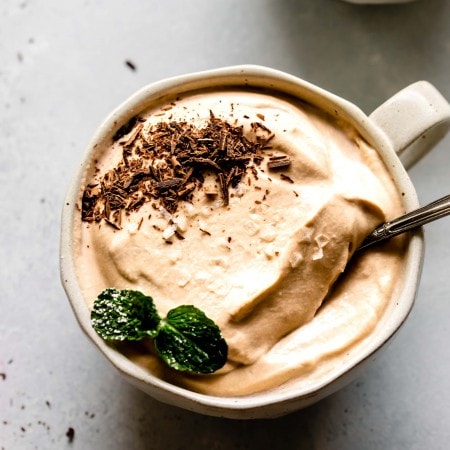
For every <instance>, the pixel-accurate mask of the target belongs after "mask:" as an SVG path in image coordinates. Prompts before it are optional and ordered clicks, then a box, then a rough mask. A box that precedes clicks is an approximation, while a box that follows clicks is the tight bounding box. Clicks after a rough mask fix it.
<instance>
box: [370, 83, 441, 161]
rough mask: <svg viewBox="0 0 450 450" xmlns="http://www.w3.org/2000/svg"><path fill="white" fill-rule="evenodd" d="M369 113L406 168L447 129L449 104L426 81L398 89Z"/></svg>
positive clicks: (423, 154)
mask: <svg viewBox="0 0 450 450" xmlns="http://www.w3.org/2000/svg"><path fill="white" fill-rule="evenodd" d="M369 117H370V119H371V120H372V121H373V122H374V123H375V124H376V125H377V126H378V127H379V128H381V130H382V131H383V132H384V134H385V136H386V137H387V139H388V140H389V142H390V143H391V145H392V148H393V149H394V151H395V152H396V153H397V155H398V157H399V158H400V161H401V162H402V164H403V165H404V166H405V168H406V169H409V168H410V167H412V166H413V165H414V164H415V163H416V162H417V161H418V160H419V159H420V158H422V157H423V156H425V155H426V154H427V153H428V152H429V151H430V150H431V148H432V147H433V146H434V145H435V144H436V143H437V142H439V141H440V140H441V139H442V138H443V137H444V136H445V134H446V133H447V131H448V130H449V129H450V105H449V103H448V102H447V100H446V99H445V98H444V97H443V96H442V95H441V93H440V92H439V91H438V90H437V89H436V88H435V87H434V86H433V85H432V84H430V83H428V82H427V81H418V82H416V83H413V84H411V85H409V86H407V87H406V88H404V89H402V90H401V91H399V92H398V93H397V94H395V95H394V96H392V97H391V98H389V99H388V100H387V101H386V102H384V103H383V104H382V105H381V106H379V107H378V108H377V109H376V110H375V111H373V112H372V114H370V115H369Z"/></svg>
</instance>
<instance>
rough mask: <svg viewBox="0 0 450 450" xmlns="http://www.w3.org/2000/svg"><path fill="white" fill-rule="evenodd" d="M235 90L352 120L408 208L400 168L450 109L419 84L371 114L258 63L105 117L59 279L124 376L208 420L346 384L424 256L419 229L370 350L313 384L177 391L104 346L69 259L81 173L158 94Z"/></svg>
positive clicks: (405, 306) (394, 323) (176, 85)
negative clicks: (268, 92)
mask: <svg viewBox="0 0 450 450" xmlns="http://www.w3.org/2000/svg"><path fill="white" fill-rule="evenodd" d="M233 85H239V86H252V87H262V88H270V89H275V90H280V91H282V92H284V93H288V94H290V95H293V96H296V97H299V98H301V99H303V100H305V101H307V102H310V103H312V104H314V105H316V106H318V107H319V108H322V109H325V110H327V111H329V112H332V113H333V114H336V115H339V116H342V117H344V118H345V119H346V120H348V121H350V122H351V123H352V124H353V125H354V126H355V127H356V128H357V129H358V130H359V131H360V133H361V134H362V135H363V136H364V137H365V138H366V139H367V140H368V141H369V142H370V143H371V144H372V145H373V146H374V147H375V148H376V149H377V150H378V151H379V153H380V155H381V156H382V158H383V159H384V161H385V162H386V165H387V167H388V168H389V170H390V172H391V174H392V177H393V179H394V180H395V182H396V183H397V185H398V188H399V189H400V190H401V192H404V193H405V195H404V204H405V207H406V209H407V210H411V209H414V208H416V207H418V201H417V197H416V192H415V190H414V187H413V185H412V183H411V181H410V179H409V177H408V175H407V173H406V170H405V168H408V167H410V166H411V165H412V164H413V163H414V162H415V161H416V160H418V159H419V158H420V157H421V156H423V155H424V154H425V153H426V152H427V151H428V150H429V149H430V148H432V146H433V145H434V144H435V142H436V141H437V140H439V139H440V138H441V137H442V136H443V135H444V134H445V133H446V131H447V130H448V128H449V125H450V106H449V105H448V103H447V102H446V100H445V99H444V98H443V97H442V96H441V95H440V94H439V92H438V91H436V89H435V88H434V87H433V86H431V85H430V84H429V83H427V82H418V83H415V84H413V85H411V86H409V87H407V88H405V89H404V90H402V91H400V92H399V93H398V94H396V95H395V96H394V97H392V98H391V99H389V100H388V101H387V102H385V103H384V104H383V105H381V106H380V107H379V108H378V109H377V110H375V111H374V112H373V113H372V114H371V115H370V116H369V117H368V116H366V115H365V114H364V113H363V112H362V111H361V110H360V109H359V108H358V107H357V106H355V105H353V104H351V103H349V102H348V101H346V100H344V99H342V98H340V97H337V96H336V95H333V94H331V93H329V92H327V91H324V90H323V89H321V88H319V87H317V86H314V85H312V84H310V83H308V82H306V81H303V80H300V79H299V78H296V77H293V76H291V75H288V74H285V73H283V72H280V71H276V70H273V69H269V68H265V67H260V66H235V67H228V68H223V69H217V70H212V71H206V72H200V73H195V74H189V75H184V76H180V77H175V78H171V79H168V80H163V81H160V82H157V83H153V84H150V85H148V86H146V87H144V88H143V89H141V90H140V91H138V92H137V93H136V94H134V95H133V96H132V97H131V98H129V99H128V100H126V101H125V102H124V103H122V104H121V105H120V106H119V107H118V108H117V109H116V110H115V111H113V112H112V113H111V114H110V115H109V117H107V118H106V120H105V121H104V122H103V123H102V124H101V126H100V127H99V129H98V130H97V132H96V133H95V135H94V137H93V139H92V141H91V143H90V144H89V145H88V148H87V152H86V155H85V156H84V159H83V161H82V163H81V165H80V167H79V168H78V170H77V173H76V175H75V177H74V179H73V181H72V184H71V186H70V188H69V190H68V193H67V197H66V200H65V203H64V208H63V214H62V232H61V279H62V283H63V285H64V288H65V290H66V293H67V296H68V298H69V300H70V303H71V305H72V308H73V311H74V313H75V316H76V318H77V320H78V322H79V324H80V326H81V328H82V329H83V331H84V332H85V333H86V334H87V336H88V337H89V338H90V339H91V340H92V342H93V343H94V344H95V345H96V346H97V347H98V348H99V349H100V351H101V352H102V353H103V354H104V355H105V356H106V357H107V358H108V359H109V361H110V362H111V363H112V364H113V365H114V366H115V367H116V368H117V369H118V370H119V371H120V373H122V374H123V376H124V377H125V378H127V379H128V380H129V381H130V382H131V383H133V384H134V385H136V386H137V387H138V388H140V389H142V390H143V391H145V392H147V393H148V394H149V395H151V396H152V397H154V398H156V399H158V400H160V401H163V402H166V403H169V404H172V405H176V406H179V407H182V408H185V409H188V410H191V411H196V412H198V413H202V414H207V415H214V416H222V417H228V418H238V419H249V418H269V417H277V416H280V415H283V414H287V413H289V412H292V411H295V410H297V409H300V408H303V407H305V406H307V405H310V404H312V403H314V402H316V401H318V400H320V399H322V398H324V397H325V396H327V395H329V394H331V393H333V392H335V391H336V390H338V389H339V388H341V387H343V386H344V385H346V384H347V383H348V382H350V381H351V380H353V379H354V378H355V377H356V376H357V375H358V373H359V372H360V371H361V369H362V368H363V367H365V366H366V365H367V363H369V362H370V361H372V360H373V359H374V357H375V355H376V353H377V352H378V351H379V350H381V349H382V348H383V347H384V344H386V342H388V341H389V339H390V338H391V337H392V336H393V335H394V334H395V333H396V331H397V330H398V329H399V328H400V326H401V325H402V323H403V322H404V321H405V319H406V318H407V316H408V314H409V312H410V310H411V308H412V306H413V302H414V298H415V294H416V290H417V286H418V283H419V278H420V272H421V264H422V257H423V236H422V234H421V232H420V231H418V232H415V233H414V234H412V236H411V238H410V241H409V244H408V248H407V259H406V264H405V279H404V283H403V289H402V291H401V293H400V294H399V296H398V298H396V299H395V301H392V305H393V306H392V307H390V309H389V312H388V314H387V315H386V316H387V317H386V319H385V320H384V323H383V326H382V327H380V328H379V329H378V330H377V332H376V335H375V336H373V339H372V340H371V342H372V343H371V345H370V347H369V348H366V350H365V351H364V352H363V353H360V354H358V355H357V356H356V357H355V358H354V359H353V360H352V361H351V362H350V363H349V364H347V365H345V366H342V367H337V368H336V370H335V371H334V372H333V373H332V374H329V375H327V376H326V377H325V378H324V379H322V380H320V382H318V383H316V384H314V385H302V384H295V383H294V384H290V385H289V388H286V387H283V386H281V387H279V388H276V389H273V390H270V391H267V392H262V393H258V394H254V395H247V396H242V397H215V396H208V395H203V394H198V393H195V392H192V391H190V390H187V389H184V388H181V387H178V386H174V385H172V384H170V383H168V382H166V381H164V380H161V379H159V378H157V377H155V376H153V375H152V374H149V373H148V372H146V371H145V370H144V369H142V368H141V367H139V366H137V365H135V364H134V363H132V362H131V361H129V360H128V359H127V358H125V357H124V356H123V355H122V354H121V353H119V352H118V351H116V350H114V349H113V348H112V347H111V346H108V345H107V344H105V342H104V341H103V340H102V339H101V338H100V337H99V336H98V335H97V334H96V333H95V332H94V330H93V329H92V327H91V323H90V311H89V310H88V308H87V306H86V303H85V300H84V298H83V295H82V293H81V290H80V288H79V285H78V282H77V277H76V271H75V265H74V257H73V251H74V248H73V245H72V236H73V220H74V215H75V214H79V210H78V209H77V207H76V204H77V202H78V201H79V199H80V182H81V179H82V176H83V173H84V172H85V170H86V168H87V166H88V165H89V164H90V162H91V160H92V159H93V158H94V155H95V153H96V152H98V151H101V150H102V147H106V146H107V145H108V144H109V142H111V137H112V136H113V135H114V133H115V132H116V131H117V129H118V128H119V127H120V126H121V125H122V124H124V123H126V122H128V121H129V119H130V118H131V117H133V116H135V115H136V114H138V113H139V112H140V111H142V110H143V109H146V108H147V107H148V106H149V105H150V104H151V103H152V102H153V101H155V100H156V99H159V98H161V96H164V95H171V94H179V93H182V92H187V91H190V90H193V89H199V88H204V87H211V86H233Z"/></svg>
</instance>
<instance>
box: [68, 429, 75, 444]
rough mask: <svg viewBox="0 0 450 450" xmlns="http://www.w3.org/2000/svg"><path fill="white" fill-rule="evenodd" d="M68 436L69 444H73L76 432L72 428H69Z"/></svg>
mask: <svg viewBox="0 0 450 450" xmlns="http://www.w3.org/2000/svg"><path fill="white" fill-rule="evenodd" d="M66 436H67V440H68V441H69V442H73V440H74V438H75V430H74V429H73V428H72V427H69V428H67V431H66Z"/></svg>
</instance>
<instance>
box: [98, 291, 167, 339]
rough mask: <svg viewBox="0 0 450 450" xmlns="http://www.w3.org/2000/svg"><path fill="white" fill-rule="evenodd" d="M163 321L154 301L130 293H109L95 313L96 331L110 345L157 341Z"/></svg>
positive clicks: (101, 300) (140, 294) (101, 295)
mask: <svg viewBox="0 0 450 450" xmlns="http://www.w3.org/2000/svg"><path fill="white" fill-rule="evenodd" d="M160 321H161V318H160V317H159V315H158V312H157V311H156V308H155V305H154V304H153V299H152V298H151V297H149V296H147V295H144V294H142V292H139V291H132V290H126V289H125V290H118V289H113V288H110V289H105V290H104V291H103V292H102V293H101V294H100V295H99V296H98V297H97V299H96V300H95V302H94V308H93V310H92V312H91V322H92V326H93V327H94V329H95V331H96V332H97V333H98V334H99V335H100V336H101V337H102V338H103V339H105V340H109V341H111V340H113V341H123V340H126V339H127V340H131V341H138V340H140V339H144V338H146V337H154V336H155V335H156V334H157V328H158V325H159V323H160Z"/></svg>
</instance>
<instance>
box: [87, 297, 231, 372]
mask: <svg viewBox="0 0 450 450" xmlns="http://www.w3.org/2000/svg"><path fill="white" fill-rule="evenodd" d="M91 323H92V326H93V327H94V330H95V331H96V332H97V333H98V334H99V335H100V336H101V337H102V338H103V339H105V340H107V341H124V340H131V341H137V340H141V339H144V338H153V340H154V344H155V349H156V351H157V353H158V355H159V356H160V358H161V359H162V360H163V361H164V362H165V363H166V364H167V365H168V366H170V367H172V368H173V369H175V370H178V371H189V372H193V373H204V374H207V373H212V372H215V371H216V370H218V369H220V368H221V367H222V366H223V365H224V364H225V362H226V360H227V354H228V346H227V343H226V342H225V339H224V338H223V337H222V334H221V332H220V329H219V327H218V326H217V325H216V324H215V323H214V322H213V321H212V320H211V319H210V318H209V317H207V316H206V314H205V313H204V312H203V311H201V310H200V309H198V308H196V307H195V306H192V305H182V306H178V307H176V308H174V309H171V310H170V311H169V312H168V314H167V317H166V318H165V319H161V317H160V316H159V314H158V312H157V310H156V307H155V305H154V303H153V299H152V298H151V297H149V296H147V295H144V294H143V293H142V292H139V291H134V290H128V289H124V290H118V289H114V288H108V289H105V290H104V291H103V292H102V293H101V294H100V295H99V296H98V297H97V299H96V300H95V302H94V307H93V310H92V312H91Z"/></svg>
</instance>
